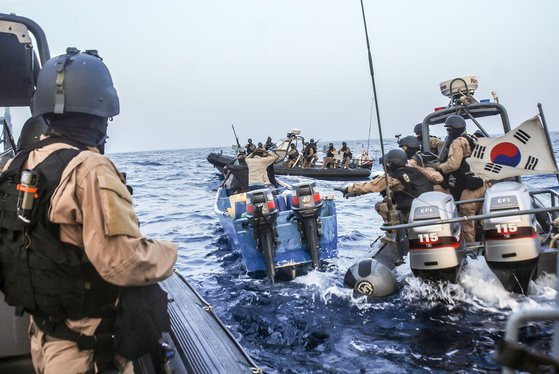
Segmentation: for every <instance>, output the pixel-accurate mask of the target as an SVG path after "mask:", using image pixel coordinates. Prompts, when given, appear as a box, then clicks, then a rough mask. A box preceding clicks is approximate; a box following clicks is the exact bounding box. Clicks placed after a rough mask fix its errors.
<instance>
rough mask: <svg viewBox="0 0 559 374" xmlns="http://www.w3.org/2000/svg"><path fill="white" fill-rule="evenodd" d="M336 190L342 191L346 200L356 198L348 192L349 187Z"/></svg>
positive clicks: (336, 188)
mask: <svg viewBox="0 0 559 374" xmlns="http://www.w3.org/2000/svg"><path fill="white" fill-rule="evenodd" d="M334 189H335V190H336V191H340V192H341V193H342V194H343V196H344V197H345V198H346V199H348V198H350V197H354V196H356V195H355V194H354V193H353V192H349V191H348V187H334Z"/></svg>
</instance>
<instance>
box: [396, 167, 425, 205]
mask: <svg viewBox="0 0 559 374" xmlns="http://www.w3.org/2000/svg"><path fill="white" fill-rule="evenodd" d="M389 175H390V176H391V177H392V178H396V179H398V180H399V181H400V183H402V185H403V186H404V190H403V191H394V192H393V195H392V196H393V200H394V203H396V205H397V207H398V209H399V210H401V211H404V212H405V211H409V210H410V208H411V203H412V201H413V199H414V198H416V197H418V196H419V195H421V194H422V193H424V192H429V191H433V185H432V184H431V183H429V180H428V179H427V177H425V176H424V175H423V174H421V172H420V171H419V170H417V168H413V167H410V166H404V167H401V168H399V169H398V170H395V171H391V172H390V173H389Z"/></svg>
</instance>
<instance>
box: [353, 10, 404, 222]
mask: <svg viewBox="0 0 559 374" xmlns="http://www.w3.org/2000/svg"><path fill="white" fill-rule="evenodd" d="M360 1H361V13H362V15H363V26H364V27H365V39H366V41H367V55H368V57H369V71H370V73H371V81H372V83H373V100H374V102H375V110H376V114H377V125H378V135H379V138H380V152H381V153H382V167H383V169H384V178H385V182H386V204H387V205H388V221H389V222H390V223H391V224H397V222H394V221H395V220H396V214H395V213H396V211H395V209H394V205H393V204H392V192H391V191H390V186H389V184H388V168H387V167H386V157H385V153H384V139H383V136H382V126H381V124H380V112H379V108H378V96H377V87H376V84H375V71H374V69H373V56H372V54H371V45H370V43H369V32H368V30H367V20H366V19H365V8H364V6H363V0H360Z"/></svg>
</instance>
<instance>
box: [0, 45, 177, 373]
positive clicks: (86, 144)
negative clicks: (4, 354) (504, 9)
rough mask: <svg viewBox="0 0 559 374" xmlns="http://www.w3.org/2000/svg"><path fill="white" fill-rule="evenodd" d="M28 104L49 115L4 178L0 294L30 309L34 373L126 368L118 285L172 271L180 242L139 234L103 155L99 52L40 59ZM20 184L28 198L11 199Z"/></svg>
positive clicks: (115, 108) (106, 83)
mask: <svg viewBox="0 0 559 374" xmlns="http://www.w3.org/2000/svg"><path fill="white" fill-rule="evenodd" d="M32 111H33V116H35V117H37V116H43V117H44V118H45V119H46V120H47V123H48V124H49V127H48V130H47V133H46V135H47V137H46V138H44V139H42V140H40V141H39V142H37V143H34V144H33V145H32V146H29V147H27V148H25V150H23V151H21V152H20V153H18V155H17V156H16V157H15V158H14V159H13V160H11V162H10V163H9V164H8V165H7V166H6V168H5V169H4V171H3V172H2V174H1V175H0V189H1V190H2V194H3V196H4V198H3V199H2V201H0V211H1V214H0V217H1V218H0V227H1V234H0V235H1V240H0V265H1V267H0V268H1V269H2V272H0V274H1V277H2V279H1V280H0V285H1V286H2V291H3V292H4V296H5V300H6V302H7V303H8V304H10V305H14V306H16V310H19V311H21V312H23V311H26V312H28V313H29V314H31V325H30V328H29V334H30V337H31V356H32V360H33V366H34V368H35V371H36V372H37V373H93V372H98V371H105V370H110V369H113V370H114V369H117V370H119V371H127V372H129V371H130V370H132V363H130V362H128V363H127V362H126V361H125V360H124V359H123V358H122V357H120V356H118V355H116V353H117V352H114V351H113V343H114V342H113V339H114V320H115V317H116V311H115V304H116V303H117V298H118V295H119V292H121V290H125V289H126V287H128V286H146V285H153V284H156V283H157V282H159V281H160V280H163V279H165V278H167V277H168V276H170V275H171V273H172V271H173V265H174V264H175V261H176V256H177V246H176V245H175V244H172V243H170V242H166V241H157V240H152V239H148V238H146V237H144V236H142V234H141V232H140V229H139V226H138V218H137V217H136V214H135V212H134V207H133V202H132V196H131V195H130V193H129V190H128V189H127V188H126V185H125V181H124V178H123V175H122V174H121V173H120V172H119V171H118V170H117V168H116V166H115V165H114V164H113V163H112V162H111V161H110V160H109V159H108V158H107V157H105V156H103V153H104V144H105V140H106V139H107V135H106V133H107V124H108V120H109V118H112V117H114V116H116V115H117V114H118V113H119V100H118V96H117V93H116V90H115V88H114V87H113V82H112V79H111V75H110V73H109V70H108V69H107V67H106V66H105V64H104V63H103V62H102V61H101V58H100V57H99V56H98V55H97V52H96V51H87V52H86V53H80V52H79V51H78V50H77V49H75V48H68V49H67V51H66V54H65V55H61V56H58V57H55V58H52V59H50V60H49V61H47V62H46V63H45V65H44V66H43V68H42V70H41V71H40V73H39V76H38V80H37V90H36V91H35V94H34V96H33V102H32ZM18 184H19V185H18ZM31 184H35V185H31ZM16 185H17V186H18V187H17V189H19V190H20V191H19V192H18V191H17V190H16ZM34 191H35V192H34ZM27 192H31V193H33V194H36V195H35V196H36V197H35V198H34V197H31V204H32V207H29V206H27V207H26V206H21V205H20V203H18V194H19V193H27ZM31 196H33V195H31ZM25 238H31V240H29V239H27V240H26V239H25ZM21 253H25V256H21V255H20V254H21ZM155 302H156V300H150V303H152V304H155ZM164 312H165V313H166V310H165V311H164ZM146 327H147V326H146ZM146 333H147V331H146ZM101 342H103V344H101ZM98 343H99V344H98Z"/></svg>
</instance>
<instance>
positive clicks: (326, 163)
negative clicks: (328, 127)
mask: <svg viewBox="0 0 559 374" xmlns="http://www.w3.org/2000/svg"><path fill="white" fill-rule="evenodd" d="M334 156H336V148H334V144H333V143H330V144H328V150H327V151H326V157H324V159H323V160H322V167H321V169H325V168H327V167H328V168H330V169H333V168H334V166H335V159H334Z"/></svg>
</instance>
